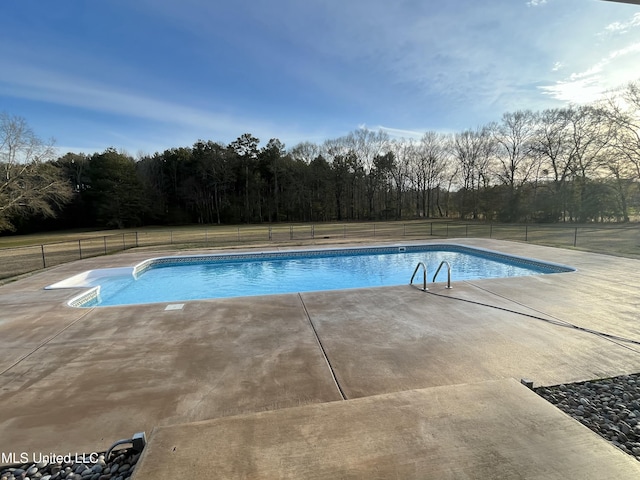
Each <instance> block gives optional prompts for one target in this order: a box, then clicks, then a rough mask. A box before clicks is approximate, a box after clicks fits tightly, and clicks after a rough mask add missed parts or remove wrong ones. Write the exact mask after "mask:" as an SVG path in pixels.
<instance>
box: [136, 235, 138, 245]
mask: <svg viewBox="0 0 640 480" xmlns="http://www.w3.org/2000/svg"><path fill="white" fill-rule="evenodd" d="M137 247H138V232H137V231H136V248H137Z"/></svg>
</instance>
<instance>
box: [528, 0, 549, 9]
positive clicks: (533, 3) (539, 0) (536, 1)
mask: <svg viewBox="0 0 640 480" xmlns="http://www.w3.org/2000/svg"><path fill="white" fill-rule="evenodd" d="M545 3H547V0H529V1H528V2H527V6H529V7H539V6H540V5H544V4H545Z"/></svg>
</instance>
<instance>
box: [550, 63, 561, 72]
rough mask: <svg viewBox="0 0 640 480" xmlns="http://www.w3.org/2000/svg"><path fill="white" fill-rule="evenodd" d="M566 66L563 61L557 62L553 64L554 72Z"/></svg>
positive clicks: (552, 69)
mask: <svg viewBox="0 0 640 480" xmlns="http://www.w3.org/2000/svg"><path fill="white" fill-rule="evenodd" d="M563 67H564V64H563V63H562V62H556V63H554V64H553V67H552V68H551V71H552V72H557V71H558V70H561V69H562V68H563Z"/></svg>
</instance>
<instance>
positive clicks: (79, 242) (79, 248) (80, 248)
mask: <svg viewBox="0 0 640 480" xmlns="http://www.w3.org/2000/svg"><path fill="white" fill-rule="evenodd" d="M81 241H82V240H80V239H78V253H79V254H80V260H82V243H81Z"/></svg>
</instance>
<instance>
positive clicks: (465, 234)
mask: <svg viewBox="0 0 640 480" xmlns="http://www.w3.org/2000/svg"><path fill="white" fill-rule="evenodd" d="M464 236H465V237H468V236H469V224H468V223H467V224H465V226H464Z"/></svg>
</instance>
